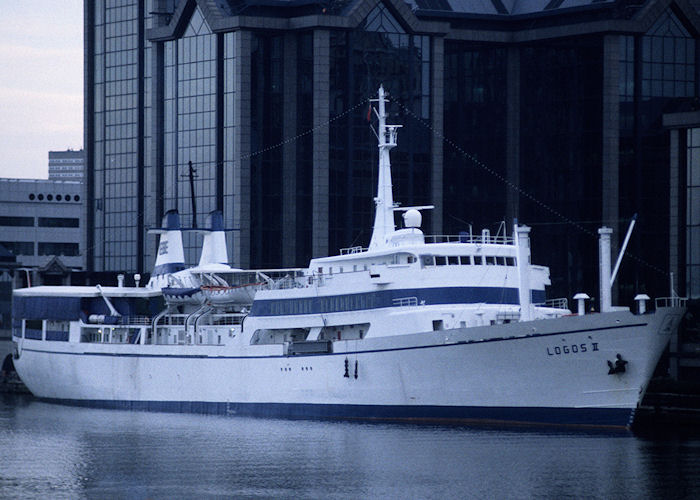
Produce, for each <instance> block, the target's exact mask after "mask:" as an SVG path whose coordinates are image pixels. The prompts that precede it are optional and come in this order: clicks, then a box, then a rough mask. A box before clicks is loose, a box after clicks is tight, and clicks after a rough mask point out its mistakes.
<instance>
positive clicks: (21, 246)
mask: <svg viewBox="0 0 700 500" xmlns="http://www.w3.org/2000/svg"><path fill="white" fill-rule="evenodd" d="M0 245H2V246H4V247H5V248H6V249H7V250H8V251H9V252H12V255H34V243H33V242H31V241H0Z"/></svg>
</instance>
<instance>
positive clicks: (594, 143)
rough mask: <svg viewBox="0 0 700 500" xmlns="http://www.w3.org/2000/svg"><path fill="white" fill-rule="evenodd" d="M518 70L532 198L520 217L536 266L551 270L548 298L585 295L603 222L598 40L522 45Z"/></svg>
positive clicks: (593, 284) (593, 283)
mask: <svg viewBox="0 0 700 500" xmlns="http://www.w3.org/2000/svg"><path fill="white" fill-rule="evenodd" d="M520 64H521V65H520V67H521V73H520V80H521V97H520V99H521V108H520V109H521V115H520V118H521V121H520V151H521V163H520V186H521V187H522V189H523V190H525V191H526V192H528V193H530V194H531V195H532V196H533V197H534V199H535V200H537V202H533V201H532V200H531V199H530V198H529V197H524V196H521V197H520V215H521V219H522V221H523V222H524V223H526V224H527V225H529V226H532V228H533V229H532V253H533V261H540V262H543V261H546V262H547V265H548V266H549V267H550V269H551V276H552V287H551V296H553V297H572V296H573V295H574V294H575V293H577V292H581V291H586V292H587V293H590V291H591V290H597V289H598V279H597V276H598V274H597V263H598V257H597V251H598V250H597V232H596V231H597V228H598V227H599V226H600V221H601V218H602V212H601V210H602V189H601V187H602V185H601V176H602V171H601V161H602V143H601V136H602V131H601V127H602V119H603V118H602V107H603V105H602V81H603V44H602V39H600V38H597V37H592V38H579V39H576V40H562V41H558V42H548V43H547V44H546V45H538V46H531V47H525V48H523V50H522V52H521V63H520ZM543 117H546V118H543ZM542 204H546V205H547V206H548V207H549V208H550V209H551V210H548V209H545V208H544V207H543V205H542ZM552 210H553V211H554V212H553V211H552ZM566 221H574V222H576V223H577V224H578V225H579V226H580V227H582V228H583V230H581V229H579V228H577V227H576V226H572V225H570V224H567V222H566Z"/></svg>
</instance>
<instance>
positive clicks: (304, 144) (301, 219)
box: [296, 32, 314, 267]
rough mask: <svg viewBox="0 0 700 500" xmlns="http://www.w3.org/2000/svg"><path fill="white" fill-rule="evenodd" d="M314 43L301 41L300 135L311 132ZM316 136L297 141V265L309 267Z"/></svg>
mask: <svg viewBox="0 0 700 500" xmlns="http://www.w3.org/2000/svg"><path fill="white" fill-rule="evenodd" d="M313 68H314V43H313V34H312V33H310V32H309V33H301V34H300V35H299V37H298V38H297V110H296V111H297V114H296V116H297V123H296V127H297V131H298V133H302V132H305V131H307V130H311V129H312V128H313V123H314V105H313ZM312 214H313V134H305V135H304V136H302V137H300V138H299V139H298V140H297V141H296V236H297V241H296V265H297V266H300V267H303V266H306V265H308V263H309V260H310V259H311V256H312V255H311V254H312V251H311V236H312V226H311V224H309V221H310V220H312V219H313V215H312Z"/></svg>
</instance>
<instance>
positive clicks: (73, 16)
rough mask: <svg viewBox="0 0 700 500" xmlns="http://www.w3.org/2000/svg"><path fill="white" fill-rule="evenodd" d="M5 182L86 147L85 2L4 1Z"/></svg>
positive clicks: (1, 148) (0, 62)
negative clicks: (53, 154)
mask: <svg viewBox="0 0 700 500" xmlns="http://www.w3.org/2000/svg"><path fill="white" fill-rule="evenodd" d="M0 17H1V18H2V22H0V117H1V118H0V177H23V178H35V179H46V178H47V177H48V161H49V160H48V156H49V151H61V150H66V149H69V148H71V149H80V148H82V147H83V0H60V1H56V0H21V1H14V0H13V1H10V0H0Z"/></svg>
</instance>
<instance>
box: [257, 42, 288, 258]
mask: <svg viewBox="0 0 700 500" xmlns="http://www.w3.org/2000/svg"><path fill="white" fill-rule="evenodd" d="M282 50H283V37H282V36H281V35H262V34H257V35H255V36H253V43H252V52H251V58H250V60H251V85H250V88H251V109H250V111H251V127H250V133H251V144H250V147H251V154H252V157H251V159H250V175H251V179H250V187H251V193H250V200H251V207H250V208H251V211H250V214H251V217H250V225H251V231H250V232H251V241H250V258H251V265H252V266H253V267H256V268H274V267H278V266H279V265H280V263H281V262H282V246H281V245H279V244H276V243H275V242H279V240H280V236H281V234H282V153H283V149H282V148H281V147H273V146H278V145H280V144H281V142H282V118H283V113H282V109H283V105H284V104H283V101H284V99H283V97H284V94H283V90H284V89H283V74H282Z"/></svg>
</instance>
